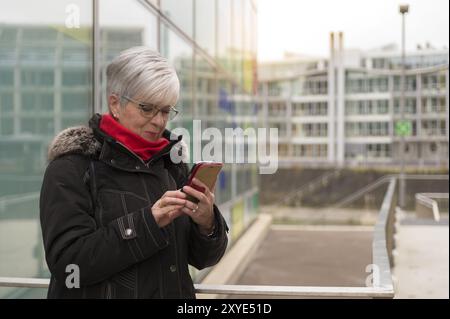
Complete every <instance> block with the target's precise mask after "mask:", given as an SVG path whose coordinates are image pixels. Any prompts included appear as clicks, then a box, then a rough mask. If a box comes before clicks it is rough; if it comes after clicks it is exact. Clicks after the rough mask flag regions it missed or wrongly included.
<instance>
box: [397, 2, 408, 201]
mask: <svg viewBox="0 0 450 319" xmlns="http://www.w3.org/2000/svg"><path fill="white" fill-rule="evenodd" d="M399 11H400V13H401V15H402V69H401V78H400V86H401V95H400V121H401V122H402V123H404V121H405V14H406V13H408V12H409V5H407V4H401V5H400V8H399ZM400 163H401V164H400V185H399V186H400V196H399V197H400V198H399V201H400V203H399V204H400V207H401V208H404V207H405V134H401V136H400Z"/></svg>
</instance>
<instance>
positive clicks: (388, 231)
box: [372, 177, 396, 292]
mask: <svg viewBox="0 0 450 319" xmlns="http://www.w3.org/2000/svg"><path fill="white" fill-rule="evenodd" d="M395 186H396V178H395V177H391V179H390V182H389V186H388V190H387V192H386V195H385V196H384V199H383V204H382V206H381V209H380V213H379V215H378V221H377V223H376V225H375V228H374V232H373V242H372V262H373V265H375V266H376V267H377V268H376V269H374V272H373V274H374V278H373V279H374V281H373V284H374V286H375V287H381V288H383V289H386V290H389V291H392V292H394V284H393V281H392V273H391V267H393V266H394V258H393V254H392V252H393V250H394V248H395V243H394V232H395V229H394V227H395V209H396V194H395ZM377 275H378V276H379V277H378V278H376V277H375V276H377Z"/></svg>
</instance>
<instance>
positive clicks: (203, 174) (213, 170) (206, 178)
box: [181, 161, 223, 204]
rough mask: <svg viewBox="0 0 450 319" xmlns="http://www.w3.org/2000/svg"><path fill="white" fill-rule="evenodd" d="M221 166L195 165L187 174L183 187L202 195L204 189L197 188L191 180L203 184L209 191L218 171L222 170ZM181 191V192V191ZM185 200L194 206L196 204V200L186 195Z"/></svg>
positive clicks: (204, 163)
mask: <svg viewBox="0 0 450 319" xmlns="http://www.w3.org/2000/svg"><path fill="white" fill-rule="evenodd" d="M222 166H223V164H222V163H218V162H206V161H204V162H197V163H195V164H194V166H193V167H192V169H191V171H190V173H189V178H188V180H187V182H186V183H185V186H190V187H192V188H194V189H196V190H198V191H199V192H202V193H204V192H205V188H204V187H201V186H197V185H195V184H194V183H193V182H192V180H193V179H194V178H196V179H198V180H200V181H201V182H203V184H205V185H206V186H208V188H209V189H210V190H211V189H213V188H214V185H215V184H216V181H217V176H219V173H220V170H221V169H222ZM181 191H183V189H182V190H181ZM186 199H187V200H189V201H191V202H194V203H196V204H197V203H198V199H197V198H195V197H193V196H191V195H188V194H187V198H186Z"/></svg>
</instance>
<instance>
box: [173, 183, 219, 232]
mask: <svg viewBox="0 0 450 319" xmlns="http://www.w3.org/2000/svg"><path fill="white" fill-rule="evenodd" d="M192 182H193V183H194V184H195V185H197V186H201V187H203V188H204V189H205V192H204V193H202V192H199V191H198V190H196V189H194V188H192V187H190V186H184V187H183V191H184V192H185V193H186V194H189V195H191V196H193V197H195V198H197V199H198V200H199V202H198V203H197V204H195V203H193V202H191V201H186V204H185V207H183V208H182V209H181V210H182V211H183V212H184V213H185V214H186V215H189V216H190V217H191V218H192V220H193V221H194V222H195V223H196V224H198V225H199V227H200V231H201V232H202V233H203V234H205V235H207V234H209V233H211V231H212V230H213V229H214V210H213V205H214V200H215V198H214V189H212V190H210V189H209V188H208V186H206V185H205V184H204V183H202V182H201V181H199V180H198V179H196V178H194V179H193V181H192Z"/></svg>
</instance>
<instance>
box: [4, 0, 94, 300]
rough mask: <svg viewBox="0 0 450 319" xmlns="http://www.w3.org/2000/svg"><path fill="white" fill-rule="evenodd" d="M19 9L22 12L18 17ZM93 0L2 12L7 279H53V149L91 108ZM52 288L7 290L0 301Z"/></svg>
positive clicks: (11, 6)
mask: <svg viewBox="0 0 450 319" xmlns="http://www.w3.org/2000/svg"><path fill="white" fill-rule="evenodd" d="M19 12H20V14H18V13H19ZM91 52H92V4H91V1H83V0H75V1H73V0H70V1H50V0H45V1H39V2H30V1H24V0H19V1H15V2H8V4H3V5H2V10H1V11H0V260H1V262H0V276H5V277H48V276H49V273H48V270H47V267H46V264H45V260H44V254H43V249H42V239H41V233H40V223H39V192H40V187H41V183H42V175H43V172H44V170H45V167H46V164H47V147H48V144H49V142H50V141H51V140H52V138H53V136H54V135H55V134H56V133H58V132H60V131H61V130H63V129H65V128H67V127H69V126H73V125H79V124H82V123H86V121H87V119H88V118H89V116H90V113H91V110H92V103H91V101H92V80H91V74H92V55H91ZM45 293H46V290H45V289H34V290H28V289H16V288H0V298H34V297H44V296H45Z"/></svg>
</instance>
